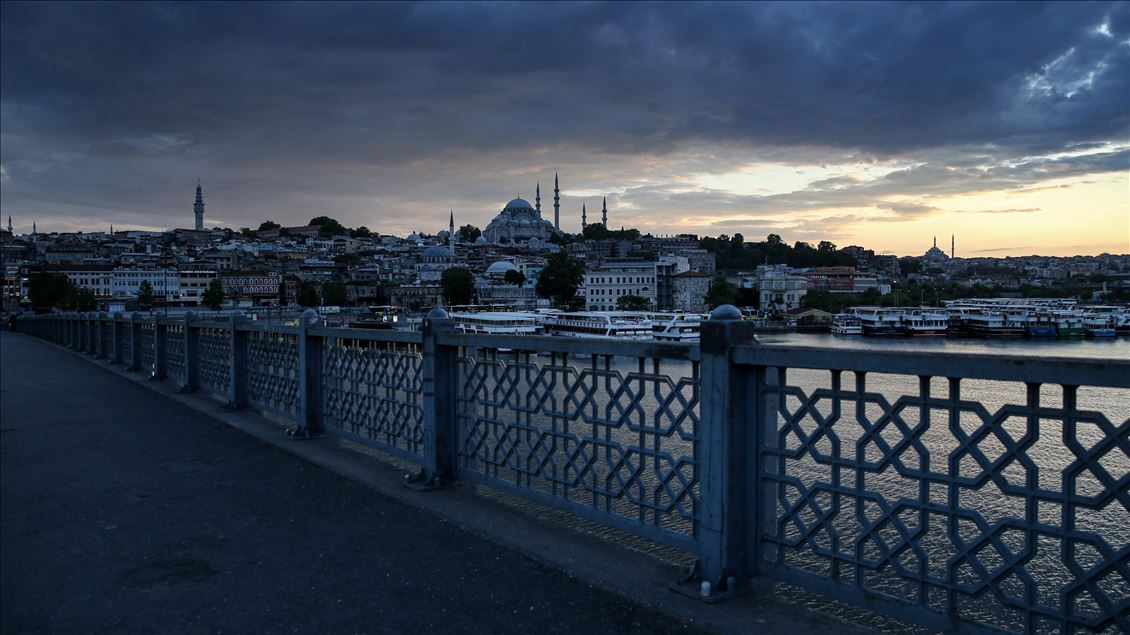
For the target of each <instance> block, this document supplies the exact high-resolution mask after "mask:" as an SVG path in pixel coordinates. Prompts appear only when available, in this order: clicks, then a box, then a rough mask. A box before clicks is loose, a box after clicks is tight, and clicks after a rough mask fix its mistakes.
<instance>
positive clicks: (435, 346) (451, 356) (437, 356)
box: [408, 307, 459, 489]
mask: <svg viewBox="0 0 1130 635" xmlns="http://www.w3.org/2000/svg"><path fill="white" fill-rule="evenodd" d="M421 331H422V333H423V360H422V361H423V364H422V371H423V372H422V375H423V377H422V384H423V393H422V395H421V397H422V400H421V401H422V404H423V408H424V466H423V469H421V471H420V473H419V474H418V475H416V477H415V478H413V479H410V480H409V481H408V485H410V486H412V487H415V488H417V489H423V488H428V489H430V488H436V487H443V486H444V485H445V484H447V485H450V484H451V483H453V482H454V481H455V477H456V458H455V457H456V448H457V445H458V431H457V429H456V423H455V390H456V385H455V375H456V372H457V364H458V361H459V360H458V351H457V350H456V348H455V347H452V346H441V345H440V344H439V343H438V342H437V341H436V336H437V335H440V334H442V333H454V332H455V325H454V323H453V322H452V320H451V318H450V317H448V315H447V311H444V310H443V308H442V307H436V308H434V309H432V310H431V312H430V313H428V316H427V317H426V318H425V319H424V324H423V328H422V329H421Z"/></svg>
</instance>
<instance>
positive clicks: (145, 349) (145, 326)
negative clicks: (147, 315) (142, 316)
mask: <svg viewBox="0 0 1130 635" xmlns="http://www.w3.org/2000/svg"><path fill="white" fill-rule="evenodd" d="M156 331H157V326H156V325H155V324H154V323H153V322H142V323H141V337H140V338H139V342H138V347H139V348H140V353H141V368H143V369H144V370H146V371H150V370H152V369H153V361H154V360H155V359H156V348H155V347H156V345H157V341H156Z"/></svg>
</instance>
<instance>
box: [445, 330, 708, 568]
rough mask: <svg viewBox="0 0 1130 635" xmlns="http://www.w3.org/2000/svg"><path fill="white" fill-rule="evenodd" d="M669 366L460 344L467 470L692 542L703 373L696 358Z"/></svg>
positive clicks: (643, 530) (613, 521)
mask: <svg viewBox="0 0 1130 635" xmlns="http://www.w3.org/2000/svg"><path fill="white" fill-rule="evenodd" d="M593 344H594V346H593V347H592V348H593V350H599V348H600V347H599V344H597V343H595V342H594V343H593ZM671 370H672V369H669V368H665V362H664V360H661V359H648V358H639V359H636V360H631V361H630V362H629V361H625V360H623V359H622V358H618V359H614V358H612V357H610V356H606V355H599V354H589V355H572V356H570V355H568V354H566V353H550V354H548V355H546V354H542V355H532V354H530V353H529V352H522V351H519V352H504V351H499V350H497V349H483V348H478V349H472V348H465V349H464V350H463V351H462V353H461V355H460V358H459V375H458V379H457V393H456V413H457V414H456V421H457V426H458V431H459V446H458V453H459V467H460V470H461V474H462V475H463V477H464V478H472V479H478V480H481V481H483V482H485V483H487V484H490V485H493V486H496V487H501V488H503V489H506V490H508V491H510V492H512V493H516V494H519V495H522V496H532V497H533V498H535V499H538V500H541V501H543V502H547V503H549V504H552V505H556V506H559V507H563V508H565V509H569V510H571V511H574V512H578V513H581V514H583V515H585V516H587V517H590V518H593V519H597V520H599V521H601V522H605V523H607V524H610V525H613V526H616V527H618V528H621V529H625V530H627V531H630V532H633V533H638V534H642V535H645V536H646V537H649V538H653V539H655V540H658V541H661V542H665V543H669V544H674V545H676V546H683V547H687V546H688V545H691V544H693V541H694V528H695V520H696V518H697V509H698V463H697V462H696V458H695V457H696V452H695V448H696V442H697V433H698V400H699V376H698V366H697V363H692V362H684V363H682V365H681V367H678V368H676V369H674V370H676V371H677V372H678V373H679V374H678V375H676V376H674V377H673V376H672V375H670V374H668V373H669V372H670V371H671Z"/></svg>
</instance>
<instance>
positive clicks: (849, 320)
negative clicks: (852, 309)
mask: <svg viewBox="0 0 1130 635" xmlns="http://www.w3.org/2000/svg"><path fill="white" fill-rule="evenodd" d="M832 334H833V335H863V322H862V321H861V320H860V319H859V316H858V315H854V314H851V313H837V314H836V315H834V316H832Z"/></svg>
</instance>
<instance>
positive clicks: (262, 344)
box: [247, 331, 300, 417]
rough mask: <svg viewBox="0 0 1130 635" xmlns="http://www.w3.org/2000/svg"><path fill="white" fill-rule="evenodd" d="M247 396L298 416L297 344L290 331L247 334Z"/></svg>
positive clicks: (271, 408)
mask: <svg viewBox="0 0 1130 635" xmlns="http://www.w3.org/2000/svg"><path fill="white" fill-rule="evenodd" d="M247 398H248V401H249V402H250V404H251V405H252V406H253V407H255V408H259V409H261V410H268V411H271V412H274V413H277V414H280V415H283V416H289V417H296V416H298V408H299V406H300V401H299V394H298V344H297V342H296V337H295V335H294V334H293V333H275V332H269V331H252V332H250V333H248V334H247Z"/></svg>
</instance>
